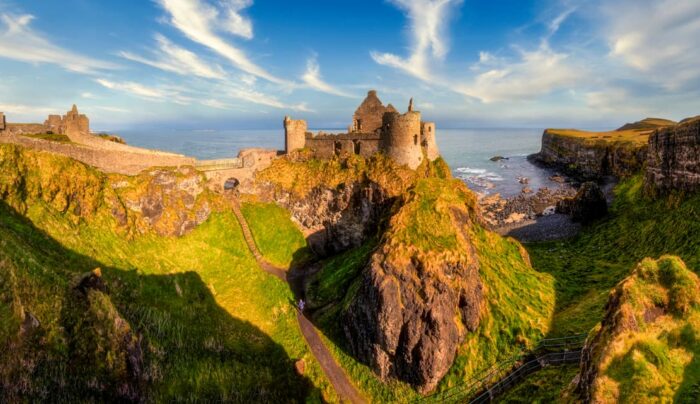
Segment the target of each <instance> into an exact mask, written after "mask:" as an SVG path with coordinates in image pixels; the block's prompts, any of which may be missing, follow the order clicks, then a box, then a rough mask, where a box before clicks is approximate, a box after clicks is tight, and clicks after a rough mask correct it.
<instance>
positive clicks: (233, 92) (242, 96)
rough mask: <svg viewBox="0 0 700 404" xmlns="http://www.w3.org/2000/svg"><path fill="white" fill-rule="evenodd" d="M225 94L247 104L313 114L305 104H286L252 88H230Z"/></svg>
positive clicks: (225, 90)
mask: <svg viewBox="0 0 700 404" xmlns="http://www.w3.org/2000/svg"><path fill="white" fill-rule="evenodd" d="M223 94H224V95H227V96H229V97H232V98H235V99H238V100H243V101H247V102H252V103H254V104H259V105H265V106H268V107H273V108H279V109H292V110H295V111H304V112H313V110H311V109H309V108H308V107H307V106H306V104H305V103H300V104H295V105H293V104H286V103H284V102H282V101H280V100H279V99H277V98H276V97H274V96H271V95H267V94H264V93H261V92H259V91H255V90H253V89H250V88H243V87H237V86H236V87H233V86H232V87H229V88H227V89H224V90H223Z"/></svg>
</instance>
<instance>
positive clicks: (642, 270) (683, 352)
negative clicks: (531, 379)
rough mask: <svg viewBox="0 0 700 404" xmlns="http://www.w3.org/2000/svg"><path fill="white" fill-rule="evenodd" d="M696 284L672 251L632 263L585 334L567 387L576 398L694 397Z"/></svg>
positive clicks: (638, 399) (663, 399)
mask: <svg viewBox="0 0 700 404" xmlns="http://www.w3.org/2000/svg"><path fill="white" fill-rule="evenodd" d="M698 292H700V284H699V282H698V277H697V275H695V274H694V273H693V272H692V271H690V270H689V269H688V268H687V267H686V266H685V264H684V263H683V261H681V260H680V258H678V257H672V256H664V257H661V258H660V259H659V260H652V259H649V258H647V259H645V260H643V261H642V262H641V263H639V264H638V265H637V267H636V268H635V269H634V271H633V272H632V275H631V276H630V277H628V278H626V279H625V280H623V281H622V282H620V283H619V284H618V285H617V286H616V287H615V289H613V290H612V292H611V293H610V298H609V299H608V303H607V305H606V307H605V317H604V318H603V321H602V322H601V323H600V324H599V325H598V326H597V327H596V328H594V329H593V331H592V332H591V333H590V334H589V337H588V339H587V340H586V344H585V346H584V349H583V354H582V359H581V368H580V373H579V376H578V377H577V378H576V379H575V380H576V384H575V388H574V390H575V392H576V393H577V394H578V395H579V396H580V398H581V399H582V400H583V402H586V403H588V402H594V403H608V402H629V403H638V402H672V401H677V400H678V398H679V397H681V398H685V399H686V400H687V401H688V402H697V400H698V399H700V394H699V393H698V391H697V387H696V386H697V384H695V383H697V381H698V380H697V376H690V375H689V370H690V368H691V367H693V366H695V361H691V360H690V358H692V357H693V356H694V355H697V354H698V350H699V348H698V345H697V344H698V339H697V335H698V334H697V333H698V331H700V330H699V329H698V324H699V323H698V319H700V313H698V303H699V301H698ZM684 375H687V376H685V377H684ZM684 379H685V380H684ZM681 401H682V400H681Z"/></svg>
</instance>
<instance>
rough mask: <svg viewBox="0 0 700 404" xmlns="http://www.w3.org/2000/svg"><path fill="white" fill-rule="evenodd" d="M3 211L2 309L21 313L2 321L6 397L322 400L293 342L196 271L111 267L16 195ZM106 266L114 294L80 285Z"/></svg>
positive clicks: (0, 361)
mask: <svg viewBox="0 0 700 404" xmlns="http://www.w3.org/2000/svg"><path fill="white" fill-rule="evenodd" d="M0 218H1V219H2V220H0V236H1V239H0V309H2V310H3V313H7V312H14V313H15V314H16V315H15V317H18V318H14V319H8V318H7V317H5V316H0V320H2V321H3V322H5V323H4V324H0V327H2V328H5V330H10V332H7V333H4V334H0V335H3V336H7V337H8V338H7V339H6V340H5V341H0V347H2V349H0V401H5V402H13V401H16V400H20V401H22V400H26V399H29V400H31V401H45V400H49V401H66V402H75V401H98V402H101V401H122V400H128V401H173V400H175V401H214V402H220V401H229V402H275V401H278V402H303V401H306V400H307V399H308V398H309V397H320V393H319V392H318V391H317V390H316V389H315V388H314V387H313V386H312V384H311V382H310V381H309V380H308V379H307V378H306V377H304V376H300V375H299V374H298V373H297V372H296V371H295V360H294V359H293V358H290V357H289V356H288V355H287V353H286V351H285V350H284V349H283V347H282V346H280V345H279V344H277V343H276V342H274V341H273V340H272V339H271V338H270V337H269V336H268V335H266V334H265V333H264V332H262V331H261V330H260V329H258V328H257V327H255V326H254V325H253V324H251V323H249V322H247V321H243V320H240V319H237V318H235V317H233V316H231V315H230V314H229V313H228V312H227V311H225V310H224V309H223V308H221V307H220V306H219V305H218V303H217V302H216V300H215V298H214V297H213V296H212V294H211V292H210V290H209V288H208V286H207V285H206V284H205V283H204V282H203V281H202V279H201V278H200V276H199V274H197V273H196V272H185V273H177V274H169V275H144V274H142V273H140V272H139V271H138V269H137V268H116V267H109V266H105V265H104V264H103V263H101V262H98V261H96V260H94V259H92V258H90V257H88V256H85V255H82V254H79V253H77V252H75V251H73V250H71V249H68V248H66V247H64V246H63V245H61V244H60V243H59V242H58V241H57V240H55V239H53V238H52V237H50V236H49V235H48V234H47V233H45V232H44V231H42V230H41V229H38V228H37V227H35V226H34V224H33V223H32V222H31V221H29V220H28V219H26V218H25V217H23V216H22V215H20V214H18V213H17V212H16V211H14V210H13V209H12V208H11V207H9V206H8V205H6V204H5V203H4V202H0ZM98 267H99V268H102V277H101V279H102V280H103V281H104V284H105V286H106V293H104V297H103V298H101V300H99V301H98V302H97V303H96V301H94V300H93V299H92V298H90V299H87V298H86V297H84V296H80V294H79V293H76V291H75V289H74V285H75V281H76V279H77V278H78V277H79V275H80V274H82V273H85V272H87V271H90V270H92V269H94V268H98ZM96 304H99V307H97V306H95V305H96ZM3 306H4V307H3ZM7 308H10V310H9V311H8V310H6V309H7ZM3 313H0V314H3ZM17 313H19V314H17ZM27 319H29V320H27ZM32 319H36V322H34V324H32ZM105 320H106V322H105ZM22 321H23V322H22ZM124 322H125V323H126V324H124ZM27 324H29V325H28V326H27ZM105 324H107V325H106V326H105ZM120 330H121V331H120ZM0 331H2V330H0ZM122 331H123V332H122ZM126 331H129V332H126ZM127 339H128V341H127ZM125 347H128V349H129V352H124V349H125Z"/></svg>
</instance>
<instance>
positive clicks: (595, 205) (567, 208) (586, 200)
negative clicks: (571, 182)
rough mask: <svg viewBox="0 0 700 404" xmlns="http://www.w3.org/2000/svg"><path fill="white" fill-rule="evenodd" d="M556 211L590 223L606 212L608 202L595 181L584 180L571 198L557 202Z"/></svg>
mask: <svg viewBox="0 0 700 404" xmlns="http://www.w3.org/2000/svg"><path fill="white" fill-rule="evenodd" d="M557 213H563V214H567V215H571V219H572V220H573V221H575V222H581V223H590V222H592V221H594V220H596V219H600V218H601V217H604V216H605V215H607V214H608V203H607V200H606V199H605V194H604V193H603V190H602V189H600V187H599V186H598V184H596V183H595V182H591V181H589V182H585V183H583V184H582V185H581V187H580V188H579V190H578V192H577V193H576V195H575V196H574V197H573V198H565V199H562V200H561V201H559V202H558V203H557Z"/></svg>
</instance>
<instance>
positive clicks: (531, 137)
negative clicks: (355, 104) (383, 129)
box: [119, 128, 556, 196]
mask: <svg viewBox="0 0 700 404" xmlns="http://www.w3.org/2000/svg"><path fill="white" fill-rule="evenodd" d="M326 131H327V132H334V131H333V130H326ZM119 135H120V136H122V137H124V139H126V141H127V143H129V144H131V145H134V146H141V147H147V148H152V149H159V150H165V151H171V152H175V153H182V154H186V155H189V156H194V157H196V158H199V159H217V158H226V157H234V156H236V155H237V154H238V151H239V150H240V149H244V148H250V147H262V148H272V149H278V150H280V149H283V148H284V132H283V130H282V129H281V128H280V129H264V130H259V129H254V130H205V131H184V130H183V131H163V132H157V131H149V132H147V133H145V132H137V131H122V132H119ZM541 136H542V130H541V129H439V128H438V131H437V142H438V147H439V148H440V152H441V153H442V155H443V157H444V158H445V160H446V161H447V163H448V164H449V165H450V167H451V168H452V171H453V174H454V175H455V177H458V178H461V179H462V180H464V181H465V182H466V183H467V185H468V186H469V187H470V188H472V189H473V190H475V191H477V192H481V193H487V194H490V193H495V192H498V193H500V194H501V195H503V196H511V195H515V194H517V193H519V192H520V191H521V190H522V188H523V187H524V185H522V184H520V183H519V182H518V178H519V177H527V178H528V179H529V185H528V186H529V187H530V188H532V189H537V188H540V187H542V186H553V185H556V184H554V183H552V182H551V181H549V180H548V177H549V176H550V175H551V172H549V171H547V170H543V169H540V168H538V167H535V166H533V165H532V164H530V163H529V162H528V161H527V159H526V156H527V155H528V154H531V153H535V152H537V151H539V149H540V140H541ZM497 155H500V156H504V157H507V158H508V160H502V161H499V162H492V161H490V160H489V159H490V158H491V157H493V156H497Z"/></svg>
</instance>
